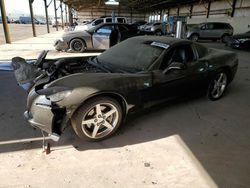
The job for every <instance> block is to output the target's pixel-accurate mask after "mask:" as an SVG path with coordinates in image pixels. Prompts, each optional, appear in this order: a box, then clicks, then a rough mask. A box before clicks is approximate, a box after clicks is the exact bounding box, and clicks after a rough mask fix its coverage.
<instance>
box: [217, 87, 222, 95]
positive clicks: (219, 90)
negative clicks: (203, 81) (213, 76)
mask: <svg viewBox="0 0 250 188" xmlns="http://www.w3.org/2000/svg"><path fill="white" fill-rule="evenodd" d="M217 95H218V96H220V95H221V89H220V87H218V88H217Z"/></svg>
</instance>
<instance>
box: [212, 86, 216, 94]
mask: <svg viewBox="0 0 250 188" xmlns="http://www.w3.org/2000/svg"><path fill="white" fill-rule="evenodd" d="M216 91H217V87H214V89H213V90H212V92H211V94H212V95H214V94H215V92H216Z"/></svg>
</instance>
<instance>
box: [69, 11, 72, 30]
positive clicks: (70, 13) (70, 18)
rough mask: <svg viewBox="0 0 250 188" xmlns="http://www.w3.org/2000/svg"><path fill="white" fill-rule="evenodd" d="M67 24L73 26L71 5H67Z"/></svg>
mask: <svg viewBox="0 0 250 188" xmlns="http://www.w3.org/2000/svg"><path fill="white" fill-rule="evenodd" d="M69 26H73V15H72V8H71V7H69Z"/></svg>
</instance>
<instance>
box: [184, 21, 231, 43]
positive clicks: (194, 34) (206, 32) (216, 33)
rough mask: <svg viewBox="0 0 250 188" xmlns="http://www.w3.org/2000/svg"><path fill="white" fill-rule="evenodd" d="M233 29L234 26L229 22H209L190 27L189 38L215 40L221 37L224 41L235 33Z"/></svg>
mask: <svg viewBox="0 0 250 188" xmlns="http://www.w3.org/2000/svg"><path fill="white" fill-rule="evenodd" d="M233 31H234V30H233V27H232V26H231V25H230V24H229V23H222V22H207V23H201V24H197V25H195V26H193V27H189V28H188V31H187V38H188V39H190V40H192V41H197V40H199V39H211V40H214V41H215V40H218V39H221V41H222V42H226V40H227V38H228V37H229V36H232V35H233Z"/></svg>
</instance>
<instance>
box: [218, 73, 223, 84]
mask: <svg viewBox="0 0 250 188" xmlns="http://www.w3.org/2000/svg"><path fill="white" fill-rule="evenodd" d="M223 76H224V75H223V73H221V74H220V77H219V79H218V83H221V79H222V78H223Z"/></svg>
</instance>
